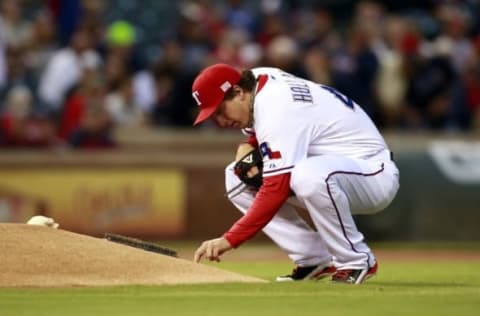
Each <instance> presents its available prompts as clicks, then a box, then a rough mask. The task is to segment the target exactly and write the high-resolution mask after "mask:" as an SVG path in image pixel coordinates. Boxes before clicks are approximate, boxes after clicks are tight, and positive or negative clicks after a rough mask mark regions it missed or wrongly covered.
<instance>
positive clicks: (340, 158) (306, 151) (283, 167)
mask: <svg viewBox="0 0 480 316" xmlns="http://www.w3.org/2000/svg"><path fill="white" fill-rule="evenodd" d="M252 71H253V73H254V74H255V76H256V77H257V78H259V80H258V82H259V83H258V87H257V89H256V90H255V91H256V93H255V94H256V95H255V99H254V122H253V128H249V129H245V130H244V132H245V133H246V134H249V135H252V134H253V133H255V136H256V140H257V141H258V144H259V148H260V151H261V153H262V155H263V161H264V169H263V176H264V177H265V178H266V179H264V186H262V187H261V189H260V191H259V192H258V193H255V192H251V191H249V190H245V191H241V192H239V193H235V194H231V195H229V198H230V200H231V201H232V203H233V204H234V205H235V206H236V207H237V208H238V209H239V210H240V211H241V212H242V213H244V214H245V215H244V217H243V218H242V219H243V220H242V219H241V220H239V222H240V224H238V225H234V226H233V227H232V229H231V230H230V231H229V232H227V234H226V235H225V236H226V237H229V238H230V239H229V241H230V240H233V241H234V242H237V244H238V243H239V242H242V241H243V240H244V239H245V238H246V237H245V236H247V237H248V236H250V235H251V234H249V232H251V231H253V232H255V229H256V228H255V227H259V225H260V224H259V223H264V222H268V224H267V225H266V226H263V227H264V228H263V231H264V232H265V233H266V234H267V235H268V236H269V237H270V238H271V239H272V240H273V241H274V242H275V243H276V244H277V245H278V246H279V247H280V248H282V249H284V250H285V251H286V252H287V253H288V254H289V256H290V258H291V259H292V260H293V261H294V262H295V263H296V264H298V265H303V266H308V265H322V266H328V265H331V264H332V262H333V265H335V267H336V268H337V269H340V270H341V269H370V268H371V267H373V266H376V259H375V257H374V255H373V253H372V252H371V250H370V248H369V247H368V246H367V244H366V243H365V242H364V238H363V235H362V233H360V232H359V231H358V229H357V227H356V225H355V222H354V219H353V217H352V214H373V213H375V212H378V211H380V210H382V209H384V208H385V207H386V206H387V205H388V204H390V203H391V201H392V200H393V198H394V197H395V195H396V192H397V190H398V188H399V172H398V169H397V167H396V165H395V163H394V162H393V161H392V159H391V153H390V151H389V150H388V148H387V145H386V143H385V141H384V139H383V137H382V136H381V135H380V133H379V132H378V130H377V128H376V127H375V125H374V124H373V122H372V121H371V120H370V118H369V117H368V116H367V115H366V113H365V112H364V111H363V110H362V109H361V108H360V106H358V105H357V104H355V102H353V101H352V100H351V99H349V98H348V97H347V96H345V95H343V94H341V93H340V92H338V91H337V90H335V89H333V88H331V87H327V86H323V85H321V84H317V83H314V82H311V81H308V80H304V79H301V78H297V77H294V76H292V75H291V74H288V73H285V72H283V71H282V70H280V69H276V68H255V69H253V70H252ZM233 165H234V163H232V164H230V165H229V166H228V167H227V169H226V188H227V191H228V192H232V188H233V189H235V188H238V184H239V182H240V180H239V179H238V177H236V176H235V173H234V170H233ZM286 178H287V179H289V189H291V190H292V191H293V192H294V193H295V196H294V197H290V199H289V200H288V201H289V202H290V203H284V204H283V205H282V206H280V208H279V209H277V210H276V213H275V214H274V216H273V218H271V217H270V216H271V215H272V212H270V211H272V209H271V207H272V206H271V205H269V204H271V203H269V201H271V200H272V201H274V200H276V199H275V194H277V193H276V192H275V189H274V188H276V187H277V186H276V185H277V184H279V183H282V180H284V179H286ZM265 183H267V184H268V185H266V186H265ZM282 188H283V187H282ZM265 192H266V193H265ZM282 192H283V191H282ZM262 193H263V195H262ZM267 194H270V195H267ZM282 194H283V193H282ZM259 196H260V199H258V197H259ZM259 200H260V201H262V202H261V203H255V202H257V201H259ZM292 203H293V204H294V205H300V206H302V207H303V208H306V209H307V210H308V212H309V214H310V216H311V218H312V220H313V223H314V225H315V227H316V230H313V229H311V228H310V227H309V226H308V225H307V224H306V223H305V222H304V221H303V219H302V218H301V217H300V216H299V215H298V214H297V213H296V212H295V210H294V209H293V207H292V206H291V204H292ZM274 211H275V209H274ZM257 215H258V216H257ZM249 225H250V226H249ZM255 225H256V226H255ZM365 271H366V270H365Z"/></svg>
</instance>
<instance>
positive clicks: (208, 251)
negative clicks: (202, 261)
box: [205, 242, 213, 261]
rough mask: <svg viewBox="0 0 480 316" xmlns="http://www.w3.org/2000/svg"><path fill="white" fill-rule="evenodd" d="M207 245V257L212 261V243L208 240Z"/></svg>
mask: <svg viewBox="0 0 480 316" xmlns="http://www.w3.org/2000/svg"><path fill="white" fill-rule="evenodd" d="M206 246H207V249H206V251H205V257H207V258H208V259H209V260H210V261H212V253H213V250H212V243H211V242H208V243H207V245H206Z"/></svg>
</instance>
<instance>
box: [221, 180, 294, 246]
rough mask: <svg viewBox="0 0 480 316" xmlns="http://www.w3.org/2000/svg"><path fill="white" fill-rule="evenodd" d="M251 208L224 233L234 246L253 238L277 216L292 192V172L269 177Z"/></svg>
mask: <svg viewBox="0 0 480 316" xmlns="http://www.w3.org/2000/svg"><path fill="white" fill-rule="evenodd" d="M264 181H265V182H264V184H263V185H262V187H261V188H260V191H259V192H258V193H257V195H256V197H255V201H254V202H253V204H252V206H251V207H250V209H249V210H248V211H247V213H246V214H245V215H244V216H243V217H242V218H240V219H239V220H238V221H237V222H236V223H235V224H233V226H232V227H231V228H230V229H229V230H228V231H227V232H226V233H225V234H224V235H223V237H224V238H225V239H226V240H228V242H229V243H230V244H231V245H232V246H233V247H234V248H236V247H238V246H240V245H241V244H242V243H244V242H245V241H247V240H249V239H251V238H253V237H254V236H255V235H256V234H257V233H258V232H259V231H260V230H262V228H263V227H265V226H266V225H267V224H268V222H270V220H271V219H272V218H273V217H274V216H275V214H276V213H277V212H278V209H279V208H280V207H281V206H282V205H283V203H285V201H286V200H287V198H288V195H289V192H290V174H289V173H288V174H281V175H277V176H272V177H268V178H266V179H265V180H264Z"/></svg>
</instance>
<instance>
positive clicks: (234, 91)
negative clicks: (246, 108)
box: [232, 85, 245, 100]
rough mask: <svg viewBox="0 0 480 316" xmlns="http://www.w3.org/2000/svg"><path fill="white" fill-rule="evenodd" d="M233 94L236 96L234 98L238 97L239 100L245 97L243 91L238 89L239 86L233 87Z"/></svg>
mask: <svg viewBox="0 0 480 316" xmlns="http://www.w3.org/2000/svg"><path fill="white" fill-rule="evenodd" d="M232 89H233V93H234V94H235V95H236V96H239V97H240V98H242V100H243V98H244V97H245V93H244V92H243V89H242V88H241V87H240V86H237V85H234V86H233V88H232Z"/></svg>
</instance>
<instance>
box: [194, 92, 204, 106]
mask: <svg viewBox="0 0 480 316" xmlns="http://www.w3.org/2000/svg"><path fill="white" fill-rule="evenodd" d="M192 97H193V98H194V99H195V101H197V105H198V106H200V105H202V102H201V101H200V99H199V97H200V93H199V92H198V91H194V92H193V93H192Z"/></svg>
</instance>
